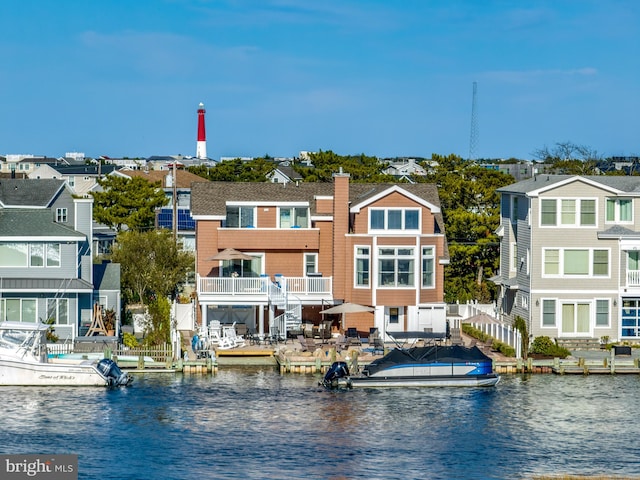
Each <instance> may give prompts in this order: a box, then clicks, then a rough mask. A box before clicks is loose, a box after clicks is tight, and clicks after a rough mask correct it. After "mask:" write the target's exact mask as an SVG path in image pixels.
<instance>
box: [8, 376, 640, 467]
mask: <svg viewBox="0 0 640 480" xmlns="http://www.w3.org/2000/svg"><path fill="white" fill-rule="evenodd" d="M318 379H319V377H312V376H297V375H286V376H280V375H279V374H278V373H277V372H276V371H275V370H273V369H271V368H268V367H263V368H260V367H254V368H241V367H238V368H230V367H224V369H222V370H221V371H220V372H219V374H218V375H217V376H215V377H213V376H182V375H174V374H145V375H139V376H136V378H135V382H134V384H133V386H131V387H129V388H126V389H120V390H105V389H100V388H86V389H85V388H69V389H67V388H56V389H51V388H13V387H4V388H0V402H1V404H2V413H1V414H0V415H1V417H0V418H1V419H2V427H1V429H0V453H3V454H6V453H25V454H26V453H58V454H61V453H75V454H78V455H79V467H80V476H79V478H83V479H122V480H124V479H209V478H214V479H216V478H243V479H244V478H259V479H263V478H282V479H285V478H287V479H288V478H296V479H297V478H313V479H315V478H318V479H325V478H334V479H337V478H346V479H351V478H366V479H378V478H380V479H382V478H385V479H388V478H398V479H399V478H403V479H467V478H470V479H471V478H472V479H519V478H530V477H531V476H532V475H533V474H542V473H546V474H560V473H572V474H597V473H608V474H617V475H623V474H624V475H640V442H638V434H639V433H640V426H638V413H639V411H640V410H639V405H640V402H639V401H638V397H639V396H640V378H639V377H636V376H618V377H611V376H595V375H593V376H590V377H582V376H576V377H573V376H567V377H559V376H553V375H535V376H526V377H525V376H509V375H505V376H503V379H502V381H501V383H500V384H499V385H498V386H497V387H496V388H492V389H466V388H464V389H463V388H458V389H450V388H447V389H415V390H356V391H350V392H342V393H335V392H327V391H324V390H322V389H319V388H318V387H317V381H318Z"/></svg>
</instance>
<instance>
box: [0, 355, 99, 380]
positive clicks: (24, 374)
mask: <svg viewBox="0 0 640 480" xmlns="http://www.w3.org/2000/svg"><path fill="white" fill-rule="evenodd" d="M0 385H2V386H9V385H15V386H71V387H81V386H85V387H88V386H91V387H93V386H109V385H110V382H109V380H108V379H107V378H105V377H104V376H102V375H101V374H100V372H98V370H97V369H96V367H95V365H94V364H93V363H92V362H86V363H80V364H58V363H28V362H19V361H12V360H7V359H0Z"/></svg>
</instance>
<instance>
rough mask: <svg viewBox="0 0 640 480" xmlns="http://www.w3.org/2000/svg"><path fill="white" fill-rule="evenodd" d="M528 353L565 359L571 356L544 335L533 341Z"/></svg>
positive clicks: (567, 351)
mask: <svg viewBox="0 0 640 480" xmlns="http://www.w3.org/2000/svg"><path fill="white" fill-rule="evenodd" d="M529 352H530V353H537V354H539V355H547V356H549V357H558V358H567V357H568V356H569V355H571V352H570V351H569V350H567V349H566V348H564V347H561V346H559V345H558V344H556V343H555V342H554V341H553V340H551V339H550V338H549V337H547V336H544V335H543V336H540V337H536V338H534V339H533V342H532V343H531V348H530V350H529Z"/></svg>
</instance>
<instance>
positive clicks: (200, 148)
mask: <svg viewBox="0 0 640 480" xmlns="http://www.w3.org/2000/svg"><path fill="white" fill-rule="evenodd" d="M204 113H205V109H204V103H202V102H200V105H198V140H197V142H196V158H198V159H200V160H206V159H207V135H206V133H205V130H204Z"/></svg>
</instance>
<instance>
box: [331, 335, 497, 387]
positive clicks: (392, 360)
mask: <svg viewBox="0 0 640 480" xmlns="http://www.w3.org/2000/svg"><path fill="white" fill-rule="evenodd" d="M389 335H390V336H391V334H389ZM394 335H395V337H396V338H401V337H403V338H405V339H407V338H411V339H431V340H441V339H440V338H439V336H438V335H437V334H430V333H429V334H427V333H423V332H397V333H396V334H394ZM499 381H500V377H499V375H497V374H496V373H494V372H493V361H492V360H491V358H489V357H488V356H487V355H485V354H484V353H482V352H481V351H480V349H478V348H477V347H473V348H466V347H462V346H442V345H439V344H438V343H436V342H434V343H432V344H429V345H425V346H423V347H411V348H400V347H398V348H395V349H393V350H391V351H390V352H389V353H388V354H386V355H385V356H384V357H382V358H380V359H378V360H374V361H373V362H371V363H370V364H369V365H367V366H365V367H364V370H363V372H362V374H360V375H350V374H349V368H348V366H347V364H346V362H335V363H334V364H333V365H332V366H331V368H330V369H329V370H328V371H327V373H326V375H325V377H324V379H323V380H322V382H321V383H322V385H324V386H325V387H327V388H331V389H335V388H358V387H369V388H381V387H493V386H495V385H496V384H497V383H498V382H499Z"/></svg>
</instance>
